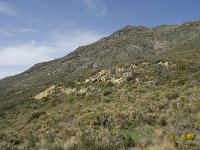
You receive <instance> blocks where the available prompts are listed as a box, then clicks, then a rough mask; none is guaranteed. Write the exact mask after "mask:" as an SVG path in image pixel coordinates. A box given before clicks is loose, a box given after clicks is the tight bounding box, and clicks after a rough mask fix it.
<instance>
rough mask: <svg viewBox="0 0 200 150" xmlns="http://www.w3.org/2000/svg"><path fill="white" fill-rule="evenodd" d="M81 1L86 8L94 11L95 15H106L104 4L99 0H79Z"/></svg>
mask: <svg viewBox="0 0 200 150" xmlns="http://www.w3.org/2000/svg"><path fill="white" fill-rule="evenodd" d="M81 2H82V3H83V4H84V5H85V6H86V9H87V10H88V11H89V12H91V13H95V14H96V15H97V16H104V15H106V13H107V11H106V6H105V5H104V3H103V2H102V1H101V0H81Z"/></svg>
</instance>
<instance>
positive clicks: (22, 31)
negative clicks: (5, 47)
mask: <svg viewBox="0 0 200 150" xmlns="http://www.w3.org/2000/svg"><path fill="white" fill-rule="evenodd" d="M35 32H38V31H37V30H35V29H31V28H20V29H5V28H4V29H0V35H3V36H7V37H13V36H15V35H19V34H30V33H35Z"/></svg>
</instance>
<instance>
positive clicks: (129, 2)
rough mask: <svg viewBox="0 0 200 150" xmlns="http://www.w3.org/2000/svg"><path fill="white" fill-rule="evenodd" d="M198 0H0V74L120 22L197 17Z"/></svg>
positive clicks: (161, 21)
mask: <svg viewBox="0 0 200 150" xmlns="http://www.w3.org/2000/svg"><path fill="white" fill-rule="evenodd" d="M199 7H200V0H0V78H3V77H6V76H9V75H14V74H16V73H20V72H22V71H24V70H26V69H28V68H29V67H31V66H32V65H34V64H35V63H39V62H43V61H48V60H52V59H55V58H58V57H62V56H65V55H67V54H68V53H70V52H71V51H73V50H74V49H76V48H77V47H79V46H82V45H86V44H89V43H92V42H94V41H96V40H98V39H100V38H102V37H104V36H107V35H110V34H111V33H112V32H114V31H116V30H119V29H120V28H122V27H124V26H126V25H133V26H137V25H143V26H147V27H154V26H158V25H163V24H180V23H183V22H187V21H191V20H195V19H200V9H199Z"/></svg>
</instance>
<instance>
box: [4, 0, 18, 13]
mask: <svg viewBox="0 0 200 150" xmlns="http://www.w3.org/2000/svg"><path fill="white" fill-rule="evenodd" d="M0 13H3V14H6V15H10V16H16V15H17V13H16V11H15V9H14V8H13V7H12V6H10V5H8V4H7V3H3V2H0Z"/></svg>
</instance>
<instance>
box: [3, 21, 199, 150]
mask: <svg viewBox="0 0 200 150" xmlns="http://www.w3.org/2000/svg"><path fill="white" fill-rule="evenodd" d="M83 40H84V39H83ZM199 70H200V21H192V22H187V23H183V24H182V25H163V26H158V27H155V28H147V27H143V26H137V27H133V26H126V27H125V28H123V29H121V30H119V31H117V32H115V33H113V34H112V35H111V36H108V37H105V38H103V39H101V40H99V41H97V42H95V43H92V44H90V45H87V46H83V47H79V48H78V49H76V50H75V51H74V52H72V53H70V54H69V55H67V56H65V57H62V58H59V59H55V60H52V61H50V62H44V63H39V64H36V65H35V66H33V67H32V68H30V69H29V70H27V71H25V72H23V73H21V74H18V75H15V76H12V77H7V78H4V79H2V80H0V147H1V149H3V150H4V149H5V150H12V149H13V150H15V149H20V150H21V149H23V150H28V149H34V150H35V149H36V150H37V149H44V150H58V149H59V150H60V149H61V150H62V149H67V150H68V149H71V150H76V149H77V150H82V149H83V150H84V149H86V150H89V149H91V150H94V149H97V150H98V149H99V150H104V149H106V150H107V149H133V150H139V149H146V150H150V149H152V150H158V149H163V150H165V149H166V150H174V149H194V150H195V149H196V150H197V149H199V145H200V142H199V141H200V125H199V122H200V71H199Z"/></svg>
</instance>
